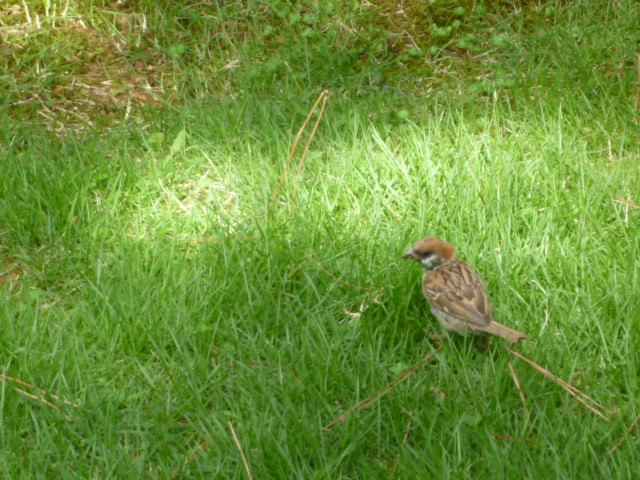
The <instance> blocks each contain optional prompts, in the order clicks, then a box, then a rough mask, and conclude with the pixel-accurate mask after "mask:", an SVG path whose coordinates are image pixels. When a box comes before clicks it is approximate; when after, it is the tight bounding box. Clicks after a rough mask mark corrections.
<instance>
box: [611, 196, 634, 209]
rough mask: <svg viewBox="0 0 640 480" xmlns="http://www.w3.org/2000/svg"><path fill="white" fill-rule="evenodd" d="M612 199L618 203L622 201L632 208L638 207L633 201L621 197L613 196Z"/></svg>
mask: <svg viewBox="0 0 640 480" xmlns="http://www.w3.org/2000/svg"><path fill="white" fill-rule="evenodd" d="M613 201H614V202H618V203H623V204H625V205H629V206H630V207H633V208H640V205H638V204H637V203H633V202H630V201H629V200H624V199H622V198H614V199H613Z"/></svg>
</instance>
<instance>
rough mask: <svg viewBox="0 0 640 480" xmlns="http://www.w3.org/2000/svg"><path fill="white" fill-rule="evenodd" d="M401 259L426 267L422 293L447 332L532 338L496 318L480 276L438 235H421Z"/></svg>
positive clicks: (518, 339) (516, 338)
mask: <svg viewBox="0 0 640 480" xmlns="http://www.w3.org/2000/svg"><path fill="white" fill-rule="evenodd" d="M402 258H404V259H407V260H415V261H417V262H419V263H421V264H422V266H423V267H424V269H425V273H424V277H423V278H422V292H423V293H424V296H425V298H426V299H427V302H428V303H429V305H430V306H431V312H432V313H433V315H434V316H435V317H436V318H437V319H438V321H439V322H440V324H441V325H442V326H443V327H444V328H445V330H446V331H455V332H457V333H459V334H462V335H466V334H468V333H472V334H481V333H489V334H491V335H496V336H498V337H502V338H504V339H505V340H508V341H509V342H512V343H516V342H518V341H520V340H527V339H528V338H529V336H528V335H525V334H524V333H520V332H518V331H516V330H513V329H511V328H509V327H506V326H504V325H502V324H500V323H498V322H496V321H495V320H494V318H493V315H492V314H491V304H490V303H489V296H488V295H487V291H486V290H485V288H484V285H483V283H482V280H481V279H480V276H479V275H478V274H477V273H476V272H475V270H474V269H473V268H471V266H470V265H469V264H468V263H466V262H463V261H462V260H460V259H458V257H457V256H456V250H455V248H454V247H453V245H451V244H450V243H447V242H445V241H444V240H441V239H439V238H436V237H429V238H422V239H420V240H418V241H417V242H416V243H415V244H414V245H413V247H412V248H411V249H409V251H407V252H406V253H405V254H404V255H403V256H402Z"/></svg>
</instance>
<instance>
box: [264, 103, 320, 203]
mask: <svg viewBox="0 0 640 480" xmlns="http://www.w3.org/2000/svg"><path fill="white" fill-rule="evenodd" d="M327 98H329V90H324V91H322V93H321V94H320V96H319V97H318V100H316V103H315V104H314V105H313V107H311V111H310V112H309V115H307V119H306V120H305V121H304V123H303V124H302V126H301V127H300V130H298V134H297V135H296V138H295V140H294V141H293V147H291V152H289V158H288V159H287V164H286V165H285V167H284V171H283V172H282V175H281V176H280V181H279V182H278V186H277V188H276V191H275V192H273V195H272V197H271V201H270V202H269V209H271V207H272V206H273V203H274V202H275V201H276V198H278V194H279V193H280V189H281V188H282V184H283V183H284V179H285V178H286V177H287V172H288V171H289V167H290V166H291V160H292V159H293V156H294V155H295V153H296V149H297V148H298V143H299V142H300V137H301V136H302V133H303V132H304V131H305V130H306V128H307V125H308V124H309V120H311V117H312V116H313V114H314V112H315V111H316V109H317V108H318V105H319V104H320V101H321V100H322V109H321V110H320V115H319V116H318V119H317V120H316V124H315V126H314V127H313V131H312V132H311V136H310V137H309V140H308V141H307V145H306V147H305V149H304V153H303V154H302V158H301V159H300V163H299V164H298V176H300V172H301V171H302V166H303V165H304V159H305V157H306V156H307V152H308V151H309V146H310V145H311V141H312V140H313V136H314V135H315V133H316V129H317V128H318V124H319V123H320V119H321V118H322V114H323V112H324V107H325V105H326V103H327ZM294 200H295V191H294ZM292 213H293V210H292Z"/></svg>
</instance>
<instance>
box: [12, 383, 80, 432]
mask: <svg viewBox="0 0 640 480" xmlns="http://www.w3.org/2000/svg"><path fill="white" fill-rule="evenodd" d="M5 381H10V382H14V383H17V384H18V385H22V386H25V387H28V388H31V389H32V390H35V391H37V392H38V393H39V394H40V395H34V394H33V393H29V392H27V391H25V390H23V389H21V388H18V387H15V386H14V387H13V388H14V390H15V391H16V392H18V393H20V394H22V395H24V396H25V397H28V398H32V399H33V400H37V401H39V402H40V403H43V404H45V405H47V406H48V407H51V408H53V409H54V410H58V411H60V408H58V406H57V405H54V404H53V403H51V402H50V401H49V400H47V399H46V398H45V396H47V395H48V396H49V397H50V398H52V399H54V400H56V401H58V402H62V403H64V404H65V405H69V406H70V407H74V408H78V404H77V403H72V402H69V401H68V400H60V397H58V396H57V395H54V394H53V393H48V392H47V391H46V390H43V389H41V388H37V387H34V386H33V385H31V384H30V383H27V382H25V381H23V380H20V379H18V378H13V377H10V376H8V375H4V374H2V373H0V382H5ZM64 418H65V419H66V420H68V421H69V422H73V418H71V417H70V416H69V415H65V416H64Z"/></svg>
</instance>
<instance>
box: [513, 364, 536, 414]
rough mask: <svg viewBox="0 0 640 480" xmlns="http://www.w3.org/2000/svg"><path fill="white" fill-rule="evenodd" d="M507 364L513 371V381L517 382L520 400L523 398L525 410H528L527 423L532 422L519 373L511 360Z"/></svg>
mask: <svg viewBox="0 0 640 480" xmlns="http://www.w3.org/2000/svg"><path fill="white" fill-rule="evenodd" d="M507 366H508V367H509V372H511V377H512V378H513V383H515V384H516V388H517V389H518V393H519V394H520V400H522V406H523V407H524V411H525V412H527V423H531V413H530V412H529V409H528V408H527V399H526V398H525V396H524V392H523V391H522V387H521V386H520V380H519V379H518V375H516V369H515V368H513V364H512V363H511V362H509V363H508V364H507Z"/></svg>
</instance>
